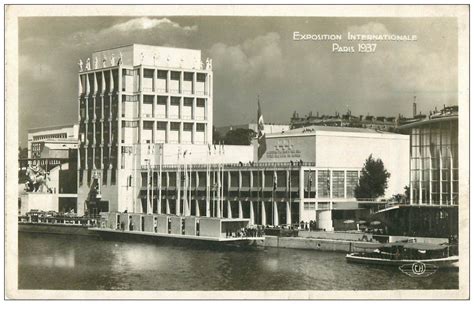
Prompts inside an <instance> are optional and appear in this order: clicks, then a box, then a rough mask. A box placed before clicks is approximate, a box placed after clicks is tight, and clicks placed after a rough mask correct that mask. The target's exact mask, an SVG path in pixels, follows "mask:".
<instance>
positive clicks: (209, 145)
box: [207, 144, 211, 155]
mask: <svg viewBox="0 0 474 309" xmlns="http://www.w3.org/2000/svg"><path fill="white" fill-rule="evenodd" d="M207 148H209V155H211V144H207Z"/></svg>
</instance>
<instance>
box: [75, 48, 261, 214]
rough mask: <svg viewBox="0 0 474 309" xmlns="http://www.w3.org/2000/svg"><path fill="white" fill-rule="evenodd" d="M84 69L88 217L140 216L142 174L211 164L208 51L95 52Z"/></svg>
mask: <svg viewBox="0 0 474 309" xmlns="http://www.w3.org/2000/svg"><path fill="white" fill-rule="evenodd" d="M79 66H80V68H79V72H78V85H79V93H78V105H79V111H80V114H79V123H80V127H79V132H80V150H79V200H78V209H79V210H80V213H82V212H84V211H89V213H91V212H93V213H97V212H99V211H107V210H110V211H124V210H129V211H133V210H134V209H136V208H137V207H138V206H137V205H139V203H140V197H139V194H138V191H137V190H135V189H134V188H135V187H137V186H138V185H139V180H140V179H139V177H137V175H138V171H137V170H138V169H140V168H141V167H142V166H147V165H157V164H160V163H163V164H169V163H171V162H176V161H177V160H178V162H179V161H180V160H184V159H185V158H186V159H187V160H192V158H193V157H194V158H198V159H195V160H203V158H204V157H203V156H205V154H206V153H207V152H208V148H209V147H208V145H209V144H212V127H213V126H212V124H213V122H212V121H213V117H212V113H213V95H212V92H213V73H212V60H211V59H206V62H205V63H203V61H202V59H201V51H200V50H193V49H183V48H170V47H161V46H149V45H140V44H133V45H127V46H122V47H117V48H112V49H108V50H103V51H97V52H94V53H92V55H91V57H90V58H87V60H86V61H84V62H83V61H82V60H81V61H80V63H79ZM247 152H249V153H250V154H252V152H251V151H247ZM236 153H238V152H236ZM242 157H243V158H245V154H242ZM233 162H235V161H233ZM93 191H97V193H98V196H100V200H99V199H97V201H96V202H94V201H93V199H91V194H93V195H94V194H95V193H93ZM99 193H100V194H99Z"/></svg>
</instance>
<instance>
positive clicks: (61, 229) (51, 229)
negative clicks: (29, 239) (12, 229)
mask: <svg viewBox="0 0 474 309" xmlns="http://www.w3.org/2000/svg"><path fill="white" fill-rule="evenodd" d="M18 231H19V232H26V233H41V234H60V235H80V236H94V237H97V234H96V233H95V232H93V231H90V230H89V229H88V226H87V225H73V224H61V223H37V222H35V223H31V222H19V223H18Z"/></svg>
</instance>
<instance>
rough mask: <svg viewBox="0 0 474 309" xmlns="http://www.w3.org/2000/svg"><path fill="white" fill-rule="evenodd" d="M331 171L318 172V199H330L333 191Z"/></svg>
mask: <svg viewBox="0 0 474 309" xmlns="http://www.w3.org/2000/svg"><path fill="white" fill-rule="evenodd" d="M329 177H330V175H329V170H327V171H318V197H320V198H322V197H329V195H330V193H331V192H330V190H331V182H330V181H331V179H330V178H329Z"/></svg>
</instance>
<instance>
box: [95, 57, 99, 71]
mask: <svg viewBox="0 0 474 309" xmlns="http://www.w3.org/2000/svg"><path fill="white" fill-rule="evenodd" d="M98 68H99V59H97V57H95V59H94V70H97V69H98Z"/></svg>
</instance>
